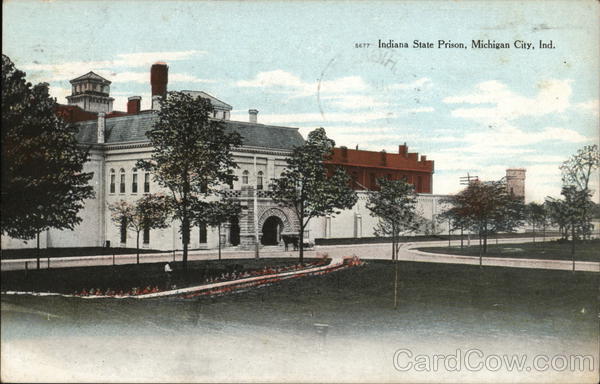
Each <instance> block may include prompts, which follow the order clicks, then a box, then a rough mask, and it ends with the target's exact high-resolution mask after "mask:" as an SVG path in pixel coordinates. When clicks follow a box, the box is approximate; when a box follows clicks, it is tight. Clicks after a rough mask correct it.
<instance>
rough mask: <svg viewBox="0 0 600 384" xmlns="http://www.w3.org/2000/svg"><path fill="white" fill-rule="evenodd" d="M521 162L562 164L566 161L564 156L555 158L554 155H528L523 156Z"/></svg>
mask: <svg viewBox="0 0 600 384" xmlns="http://www.w3.org/2000/svg"><path fill="white" fill-rule="evenodd" d="M522 159H523V160H525V161H528V162H531V163H556V164H559V163H562V162H563V161H565V160H566V158H565V157H564V156H556V155H529V156H523V157H522Z"/></svg>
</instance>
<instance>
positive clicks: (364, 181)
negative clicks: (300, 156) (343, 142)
mask: <svg viewBox="0 0 600 384" xmlns="http://www.w3.org/2000/svg"><path fill="white" fill-rule="evenodd" d="M326 163H327V164H329V165H330V166H340V167H342V168H344V169H345V170H346V172H348V174H349V175H350V176H351V177H352V186H353V188H354V189H356V190H364V189H368V190H377V188H378V187H377V183H376V180H377V179H379V178H388V179H391V180H401V179H406V180H407V181H408V182H409V183H411V184H412V185H414V186H415V189H416V191H417V193H432V190H433V171H434V168H433V161H432V160H427V157H426V156H424V155H421V158H420V159H419V154H418V153H414V152H408V147H407V145H406V143H404V144H403V145H400V146H399V147H398V153H386V152H385V151H381V152H374V151H364V150H358V149H348V148H346V147H340V148H334V150H333V156H332V158H331V159H330V160H328V161H326Z"/></svg>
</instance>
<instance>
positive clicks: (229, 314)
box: [2, 260, 599, 337]
mask: <svg viewBox="0 0 600 384" xmlns="http://www.w3.org/2000/svg"><path fill="white" fill-rule="evenodd" d="M277 263H279V264H285V263H290V261H284V260H258V261H257V260H235V261H222V262H218V261H210V262H195V263H193V268H191V271H193V272H192V273H196V272H197V273H201V272H200V271H203V270H205V271H206V270H210V271H219V270H223V269H228V268H232V267H233V266H234V265H235V264H239V265H243V266H244V267H245V268H248V267H257V266H260V265H264V264H269V265H274V264H277ZM123 267H125V268H122V267H121V266H118V267H115V269H116V271H115V272H114V274H113V272H111V271H110V269H112V268H113V267H109V268H105V267H92V268H86V269H85V270H79V271H75V269H70V270H64V271H61V270H54V271H53V270H50V271H47V272H48V274H46V275H45V274H44V273H41V274H40V275H38V276H37V277H34V276H35V275H32V277H31V278H30V279H28V280H23V279H22V278H21V277H22V273H21V272H7V273H6V274H4V273H3V274H2V288H3V289H6V288H8V287H10V288H11V289H16V288H18V289H25V290H27V289H31V288H33V287H47V288H50V287H52V290H53V291H57V290H66V291H70V290H72V289H73V288H75V287H81V286H82V285H84V286H86V287H90V286H95V285H101V286H102V284H110V286H111V287H117V286H118V284H125V282H126V283H127V284H130V283H131V282H133V281H141V280H138V279H142V280H144V284H145V282H146V281H148V282H149V281H150V280H152V279H158V280H157V281H159V280H161V277H162V278H164V276H163V274H164V272H163V273H161V271H160V270H159V268H161V267H162V265H144V266H143V267H144V268H142V269H137V268H136V267H137V266H123ZM136 269H137V270H136ZM40 272H44V271H40ZM399 273H400V274H399V282H400V284H399V294H400V296H399V297H400V303H399V308H400V311H399V312H400V313H402V319H403V320H401V319H399V318H398V316H399V315H398V311H395V310H394V309H393V287H394V283H393V281H394V280H393V279H394V268H393V262H391V261H379V260H378V261H369V262H368V263H367V265H366V266H365V267H357V268H351V269H348V270H343V271H340V272H336V273H332V274H328V275H323V276H313V277H305V278H301V279H295V280H291V281H285V282H280V283H276V284H273V285H271V286H267V287H263V288H259V289H251V290H248V291H245V292H241V293H236V294H231V295H226V296H222V297H216V298H215V297H212V298H196V299H192V300H183V299H153V300H150V301H148V300H145V301H143V302H140V301H137V300H131V299H130V300H111V299H107V300H85V301H82V300H81V299H77V298H72V299H69V298H62V297H15V296H6V295H3V296H2V301H3V302H18V303H19V304H21V305H22V304H25V305H33V307H35V308H36V309H41V308H46V309H48V310H49V311H50V312H52V313H54V314H56V315H58V316H62V317H66V318H81V319H82V320H83V321H85V322H88V321H96V319H98V320H99V321H109V322H122V321H125V322H132V321H133V322H137V321H139V320H140V319H145V318H146V319H151V321H152V322H154V323H157V322H158V323H160V322H162V321H168V322H169V323H173V322H177V321H181V322H182V324H185V323H186V322H187V321H189V319H197V317H198V311H199V310H200V311H201V312H202V318H204V319H206V320H209V319H214V320H215V321H221V320H227V321H233V322H240V323H245V324H252V325H261V324H269V326H272V327H276V328H280V329H288V328H293V329H309V328H312V326H313V324H314V323H316V322H319V323H326V324H332V325H335V326H336V329H337V331H339V332H357V330H360V329H363V330H365V331H366V330H369V329H370V330H378V331H385V330H386V329H390V328H391V329H396V328H397V327H398V325H399V323H398V321H404V322H409V323H410V324H411V325H410V328H411V332H412V331H416V332H424V333H426V332H427V331H428V329H427V327H428V326H431V322H432V321H433V322H435V321H442V322H444V323H445V326H448V327H450V328H454V329H455V331H456V332H458V334H460V333H461V332H470V331H468V329H470V328H471V327H474V328H475V329H477V330H478V332H479V331H480V332H483V334H485V332H487V331H488V330H487V329H488V327H492V328H493V327H500V328H502V327H512V326H514V322H515V321H517V320H516V319H520V320H518V321H521V320H523V318H526V319H528V320H524V321H526V323H523V324H522V326H523V327H530V326H532V327H533V328H534V329H535V330H536V332H550V333H552V332H556V331H557V330H556V329H554V328H553V327H555V326H556V323H552V324H550V323H548V322H547V321H545V320H544V321H543V319H549V318H556V319H561V321H566V322H568V323H572V324H570V325H569V327H568V331H569V332H575V333H577V334H580V333H581V332H583V333H585V334H586V335H587V336H586V337H591V335H594V334H595V335H596V336H597V318H596V316H597V313H598V301H597V298H596V296H597V288H598V283H599V279H598V277H599V275H598V274H595V273H586V272H576V273H572V272H565V271H550V270H533V269H516V268H501V267H484V268H480V267H478V266H466V265H454V264H437V263H413V262H399ZM19 274H21V275H19ZM146 274H147V275H146ZM92 281H93V282H92ZM27 303H29V304H27ZM582 308H587V312H586V313H584V314H582V313H580V312H579V311H580V310H581V309H582ZM74 311H75V312H74ZM178 319H179V320H178ZM482 319H486V320H485V321H484V322H483V323H482ZM506 321H508V323H506V324H503V323H504V322H506ZM486 322H487V323H486ZM529 322H533V323H529ZM535 322H537V324H534V323H535ZM428 324H429V325H428ZM404 325H407V324H406V323H404ZM547 327H550V328H548V329H546V328H547ZM565 331H566V330H565Z"/></svg>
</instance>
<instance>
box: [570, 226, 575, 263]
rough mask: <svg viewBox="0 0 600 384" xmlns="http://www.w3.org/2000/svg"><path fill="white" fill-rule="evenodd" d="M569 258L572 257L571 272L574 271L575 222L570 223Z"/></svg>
mask: <svg viewBox="0 0 600 384" xmlns="http://www.w3.org/2000/svg"><path fill="white" fill-rule="evenodd" d="M571 258H572V259H573V272H575V223H571Z"/></svg>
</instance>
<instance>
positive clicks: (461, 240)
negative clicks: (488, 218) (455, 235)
mask: <svg viewBox="0 0 600 384" xmlns="http://www.w3.org/2000/svg"><path fill="white" fill-rule="evenodd" d="M460 249H463V226H462V225H461V226H460Z"/></svg>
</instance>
